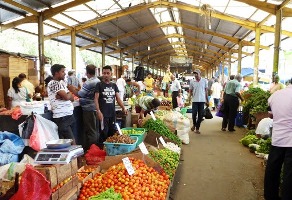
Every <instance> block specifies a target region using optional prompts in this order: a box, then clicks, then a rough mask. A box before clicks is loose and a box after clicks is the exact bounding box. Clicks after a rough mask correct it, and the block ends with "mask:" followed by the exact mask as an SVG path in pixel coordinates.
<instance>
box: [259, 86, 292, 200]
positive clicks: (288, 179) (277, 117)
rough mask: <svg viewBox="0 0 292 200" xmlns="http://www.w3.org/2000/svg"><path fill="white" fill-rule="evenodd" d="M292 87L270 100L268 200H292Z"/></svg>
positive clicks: (267, 171) (276, 93)
mask: <svg viewBox="0 0 292 200" xmlns="http://www.w3.org/2000/svg"><path fill="white" fill-rule="evenodd" d="M291 99H292V85H289V86H287V87H286V88H285V89H282V90H279V91H277V92H275V93H274V94H273V95H272V96H270V98H269V99H268V104H269V106H270V108H271V113H270V117H271V118H272V119H273V132H272V146H271V149H270V153H269V158H268V163H267V167H266V172H265V181H264V196H265V199H266V200H278V199H282V200H290V199H292V190H291V185H292V134H291V133H292V127H291V120H292V113H291V109H292V103H291ZM282 166H283V169H284V170H283V172H284V173H283V183H282V192H281V193H282V198H280V197H279V186H280V174H281V169H282Z"/></svg>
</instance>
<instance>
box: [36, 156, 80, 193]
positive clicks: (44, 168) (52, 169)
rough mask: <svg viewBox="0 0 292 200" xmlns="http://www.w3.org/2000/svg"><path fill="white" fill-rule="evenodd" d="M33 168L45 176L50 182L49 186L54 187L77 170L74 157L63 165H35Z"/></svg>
mask: <svg viewBox="0 0 292 200" xmlns="http://www.w3.org/2000/svg"><path fill="white" fill-rule="evenodd" d="M34 168H35V169H36V170H38V171H39V172H40V173H42V174H43V175H44V176H45V177H46V179H47V180H48V181H49V182H50V183H51V188H54V187H55V186H56V185H58V184H59V183H61V182H62V181H64V180H65V179H66V178H69V177H70V176H72V175H74V174H76V173H77V170H78V166H77V159H76V158H75V159H73V160H72V161H71V162H70V163H68V164H65V165H59V164H56V165H37V166H35V167H34ZM76 185H77V184H76Z"/></svg>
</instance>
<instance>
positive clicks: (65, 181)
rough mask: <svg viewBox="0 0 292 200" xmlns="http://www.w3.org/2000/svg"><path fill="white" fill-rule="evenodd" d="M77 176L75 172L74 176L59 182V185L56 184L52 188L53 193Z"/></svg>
mask: <svg viewBox="0 0 292 200" xmlns="http://www.w3.org/2000/svg"><path fill="white" fill-rule="evenodd" d="M75 176H76V174H74V175H73V176H70V177H68V178H66V179H65V180H64V181H62V182H61V183H59V184H58V185H56V186H55V187H54V188H53V189H52V193H54V192H56V191H57V190H59V189H60V188H61V187H63V186H64V185H65V184H66V183H68V182H69V181H71V180H72V179H73V178H74V177H75Z"/></svg>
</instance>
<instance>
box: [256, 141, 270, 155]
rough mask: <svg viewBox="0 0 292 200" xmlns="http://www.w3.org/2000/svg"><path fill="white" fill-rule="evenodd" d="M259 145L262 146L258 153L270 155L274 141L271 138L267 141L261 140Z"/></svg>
mask: <svg viewBox="0 0 292 200" xmlns="http://www.w3.org/2000/svg"><path fill="white" fill-rule="evenodd" d="M257 144H258V145H260V147H259V148H258V149H257V152H258V153H264V154H269V152H270V148H271V145H272V139H271V138H268V139H266V140H264V139H260V140H259V141H258V142H257Z"/></svg>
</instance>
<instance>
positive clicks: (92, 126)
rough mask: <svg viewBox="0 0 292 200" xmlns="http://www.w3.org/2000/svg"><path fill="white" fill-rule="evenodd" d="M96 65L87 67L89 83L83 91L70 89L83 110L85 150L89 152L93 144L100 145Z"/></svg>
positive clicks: (70, 86)
mask: <svg viewBox="0 0 292 200" xmlns="http://www.w3.org/2000/svg"><path fill="white" fill-rule="evenodd" d="M95 69H96V67H95V66H94V65H87V66H86V75H87V78H88V79H87V81H86V82H85V83H84V84H83V86H82V88H81V90H79V91H78V90H77V89H76V88H75V87H74V86H72V85H69V86H68V89H69V90H70V91H71V92H72V93H73V94H74V95H75V96H78V97H79V98H80V99H79V102H80V105H81V107H82V110H83V127H84V135H85V139H86V140H85V145H84V148H85V149H86V150H87V149H89V147H90V146H91V145H92V144H97V143H98V137H99V135H98V127H99V124H98V123H99V121H98V119H97V117H96V107H95V104H94V95H95V86H96V84H97V83H98V82H100V80H99V79H98V78H97V77H96V76H95Z"/></svg>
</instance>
